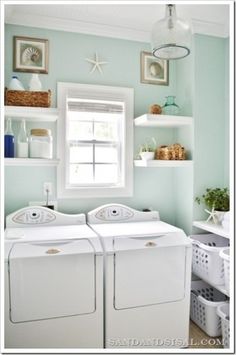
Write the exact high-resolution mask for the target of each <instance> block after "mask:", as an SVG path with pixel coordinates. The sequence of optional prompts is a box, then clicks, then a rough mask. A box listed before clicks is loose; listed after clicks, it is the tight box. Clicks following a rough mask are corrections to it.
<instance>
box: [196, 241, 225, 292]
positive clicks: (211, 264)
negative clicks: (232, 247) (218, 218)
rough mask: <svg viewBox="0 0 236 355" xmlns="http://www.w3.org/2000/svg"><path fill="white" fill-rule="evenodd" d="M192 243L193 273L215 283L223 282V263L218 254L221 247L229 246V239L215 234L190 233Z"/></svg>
mask: <svg viewBox="0 0 236 355" xmlns="http://www.w3.org/2000/svg"><path fill="white" fill-rule="evenodd" d="M190 239H191V241H192V245H193V256H192V269H193V273H194V274H196V275H197V276H199V277H201V278H203V279H204V280H206V281H208V282H210V283H214V284H216V285H223V284H224V264H223V259H222V258H221V257H220V256H219V253H220V251H221V250H222V248H225V247H227V246H229V241H228V239H226V238H223V237H221V236H219V235H216V234H196V235H191V236H190Z"/></svg>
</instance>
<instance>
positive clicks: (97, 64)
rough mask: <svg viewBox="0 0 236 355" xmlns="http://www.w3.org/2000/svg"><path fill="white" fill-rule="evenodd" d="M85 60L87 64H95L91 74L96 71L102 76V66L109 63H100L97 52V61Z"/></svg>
mask: <svg viewBox="0 0 236 355" xmlns="http://www.w3.org/2000/svg"><path fill="white" fill-rule="evenodd" d="M85 60H87V62H89V63H92V64H93V68H92V70H91V71H90V74H92V73H93V72H94V71H95V70H96V69H97V70H98V71H99V72H100V74H102V68H101V65H104V64H107V63H108V62H101V61H99V59H98V54H97V52H96V53H95V59H89V58H86V59H85Z"/></svg>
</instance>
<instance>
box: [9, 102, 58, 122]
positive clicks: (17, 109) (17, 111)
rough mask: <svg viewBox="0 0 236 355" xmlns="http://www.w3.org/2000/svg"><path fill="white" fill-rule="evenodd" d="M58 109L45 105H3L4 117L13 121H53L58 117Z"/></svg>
mask: <svg viewBox="0 0 236 355" xmlns="http://www.w3.org/2000/svg"><path fill="white" fill-rule="evenodd" d="M58 116H59V110H58V109H57V108H47V107H26V106H5V117H6V118H11V119H12V120H13V121H21V120H22V119H25V120H26V121H30V122H35V121H37V120H38V121H40V122H55V121H56V120H57V119H58Z"/></svg>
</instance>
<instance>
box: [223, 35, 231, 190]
mask: <svg viewBox="0 0 236 355" xmlns="http://www.w3.org/2000/svg"><path fill="white" fill-rule="evenodd" d="M225 54H226V57H225V99H224V102H225V105H224V106H225V115H224V117H225V124H224V129H225V131H224V134H225V147H224V154H225V156H224V158H225V165H224V168H225V169H224V185H225V186H229V184H230V181H229V169H230V166H229V156H230V149H229V146H230V141H229V131H230V126H229V116H230V110H229V105H230V102H229V39H227V40H226V41H225Z"/></svg>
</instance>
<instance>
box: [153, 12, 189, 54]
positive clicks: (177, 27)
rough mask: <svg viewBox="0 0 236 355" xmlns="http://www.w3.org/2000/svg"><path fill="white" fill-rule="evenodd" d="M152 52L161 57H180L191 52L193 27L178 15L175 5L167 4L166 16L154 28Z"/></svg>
mask: <svg viewBox="0 0 236 355" xmlns="http://www.w3.org/2000/svg"><path fill="white" fill-rule="evenodd" d="M151 42H152V53H153V55H154V56H155V57H157V58H160V59H180V58H184V57H186V56H187V55H189V54H190V44H191V29H190V26H189V24H188V23H187V22H186V21H183V20H180V19H178V18H177V17H176V9H175V5H166V14H165V18H164V19H162V20H160V21H157V22H156V23H155V24H154V26H153V29H152V38H151Z"/></svg>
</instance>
